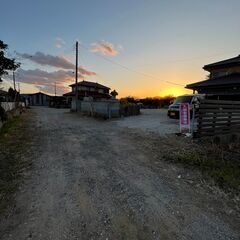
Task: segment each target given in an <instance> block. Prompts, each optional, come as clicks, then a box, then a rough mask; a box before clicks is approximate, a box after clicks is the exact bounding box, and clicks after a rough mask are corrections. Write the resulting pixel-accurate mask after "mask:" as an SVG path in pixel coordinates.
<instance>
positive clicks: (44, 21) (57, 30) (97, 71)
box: [0, 0, 240, 97]
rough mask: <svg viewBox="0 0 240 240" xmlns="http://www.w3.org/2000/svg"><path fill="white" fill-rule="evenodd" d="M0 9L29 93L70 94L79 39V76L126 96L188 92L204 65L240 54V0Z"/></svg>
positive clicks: (25, 2) (85, 0)
mask: <svg viewBox="0 0 240 240" xmlns="http://www.w3.org/2000/svg"><path fill="white" fill-rule="evenodd" d="M1 10H2V11H1V15H0V34H1V35H0V39H1V40H3V41H4V42H5V43H7V44H8V45H9V56H13V57H16V58H17V59H18V60H19V61H20V62H22V65H21V69H19V70H18V73H17V75H16V78H17V81H19V82H20V83H21V92H25V93H30V92H36V91H40V90H41V91H44V92H46V93H53V92H54V82H57V89H58V94H62V93H63V92H67V91H69V90H70V89H68V87H67V86H68V85H69V84H70V83H72V82H74V73H73V71H74V61H75V57H74V54H75V50H74V43H75V41H76V40H78V41H79V42H80V48H79V65H80V66H81V68H80V74H81V76H82V77H84V79H86V80H89V81H94V82H99V83H101V84H105V85H107V86H109V87H111V88H112V89H116V90H117V91H118V92H119V96H120V97H123V96H128V95H131V96H136V97H146V96H152V97H154V96H164V95H169V94H171V95H179V94H182V93H187V92H188V91H187V90H185V89H184V86H185V85H186V84H188V83H191V82H196V81H200V80H204V79H205V77H206V75H207V73H206V72H205V71H204V70H203V69H202V66H203V65H204V64H208V63H211V62H214V61H218V60H222V59H225V58H229V57H234V56H237V55H239V54H240V14H239V12H240V1H239V0H201V1H199V0H181V1H180V0H121V1H119V0H118V1H117V0H101V1H100V0H68V1H59V0H50V1H49V0H48V1H47V0H35V1H33V0H21V1H19V0H18V1H17V0H13V1H2V2H1ZM10 77H11V76H10ZM11 84H12V81H11V80H10V79H7V78H6V81H5V83H4V86H5V87H8V86H10V85H11Z"/></svg>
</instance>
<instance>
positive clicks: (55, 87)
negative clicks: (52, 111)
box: [54, 82, 57, 97]
mask: <svg viewBox="0 0 240 240" xmlns="http://www.w3.org/2000/svg"><path fill="white" fill-rule="evenodd" d="M54 92H55V97H56V96H57V85H56V82H55V83H54Z"/></svg>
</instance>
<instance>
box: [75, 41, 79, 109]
mask: <svg viewBox="0 0 240 240" xmlns="http://www.w3.org/2000/svg"><path fill="white" fill-rule="evenodd" d="M75 78H76V83H75V84H76V86H75V97H76V112H77V101H78V41H76V70H75Z"/></svg>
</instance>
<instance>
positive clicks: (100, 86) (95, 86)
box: [69, 80, 110, 89]
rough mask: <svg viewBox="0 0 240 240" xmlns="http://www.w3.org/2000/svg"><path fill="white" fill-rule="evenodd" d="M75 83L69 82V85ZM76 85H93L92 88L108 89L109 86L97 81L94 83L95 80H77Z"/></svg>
mask: <svg viewBox="0 0 240 240" xmlns="http://www.w3.org/2000/svg"><path fill="white" fill-rule="evenodd" d="M75 85H76V84H75V83H74V84H71V85H69V86H70V87H73V86H75ZM78 86H85V87H94V88H101V89H110V88H109V87H106V86H104V85H101V84H99V83H95V82H89V81H85V80H83V81H81V82H78Z"/></svg>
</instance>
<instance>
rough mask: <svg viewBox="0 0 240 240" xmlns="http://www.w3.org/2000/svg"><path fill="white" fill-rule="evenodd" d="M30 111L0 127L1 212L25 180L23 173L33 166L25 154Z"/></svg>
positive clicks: (27, 143)
mask: <svg viewBox="0 0 240 240" xmlns="http://www.w3.org/2000/svg"><path fill="white" fill-rule="evenodd" d="M29 118H30V114H29V113H23V114H22V115H19V116H15V117H13V118H12V119H10V120H9V121H7V122H6V123H5V124H4V125H3V127H2V128H1V129H0V213H2V212H3V211H4V210H5V208H6V207H7V205H8V203H9V202H10V201H11V199H12V195H13V194H14V192H15V191H16V190H17V189H18V188H19V186H20V184H21V182H22V181H23V180H24V178H23V173H24V172H25V170H26V169H28V168H29V167H30V166H31V163H30V162H29V161H26V160H25V158H24V156H25V154H26V152H27V149H28V148H29V144H30V139H31V138H30V133H29V132H28V128H27V122H28V120H29Z"/></svg>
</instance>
